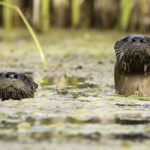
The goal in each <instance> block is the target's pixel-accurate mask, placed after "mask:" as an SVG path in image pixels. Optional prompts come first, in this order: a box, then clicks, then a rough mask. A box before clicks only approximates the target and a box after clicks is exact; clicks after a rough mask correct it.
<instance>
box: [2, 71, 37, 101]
mask: <svg viewBox="0 0 150 150" xmlns="http://www.w3.org/2000/svg"><path fill="white" fill-rule="evenodd" d="M37 87H38V85H37V84H36V83H35V82H34V81H33V79H32V78H31V76H28V75H26V74H25V73H16V72H2V73H0V98H1V99H2V100H7V99H17V100H20V99H23V98H32V97H34V92H35V90H36V89H37Z"/></svg>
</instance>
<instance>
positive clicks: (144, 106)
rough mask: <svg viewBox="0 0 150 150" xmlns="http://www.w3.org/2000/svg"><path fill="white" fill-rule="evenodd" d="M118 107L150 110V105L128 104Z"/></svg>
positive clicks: (120, 104) (121, 104) (118, 104)
mask: <svg viewBox="0 0 150 150" xmlns="http://www.w3.org/2000/svg"><path fill="white" fill-rule="evenodd" d="M115 105H116V106H118V107H139V108H150V104H147V103H146V104H126V103H116V104H115Z"/></svg>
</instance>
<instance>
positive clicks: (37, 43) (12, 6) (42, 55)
mask: <svg viewBox="0 0 150 150" xmlns="http://www.w3.org/2000/svg"><path fill="white" fill-rule="evenodd" d="M0 5H2V6H4V7H8V8H11V9H13V10H15V11H17V12H18V14H19V15H20V17H21V19H22V20H23V22H24V24H25V25H26V27H27V29H28V30H29V32H30V34H31V36H32V39H33V41H34V43H35V45H36V47H37V50H38V51H39V53H40V57H41V61H42V64H43V66H44V68H47V62H46V59H45V56H44V53H43V49H42V47H41V45H40V42H39V40H38V39H37V37H36V35H35V33H34V31H33V29H32V27H31V26H30V24H29V23H28V21H27V19H26V17H25V16H24V14H23V13H22V11H21V10H20V8H19V7H17V6H15V5H12V4H9V3H6V2H1V1H0Z"/></svg>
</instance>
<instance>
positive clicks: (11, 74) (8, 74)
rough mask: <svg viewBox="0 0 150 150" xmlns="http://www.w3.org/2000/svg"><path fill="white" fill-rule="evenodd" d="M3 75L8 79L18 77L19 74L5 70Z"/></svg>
mask: <svg viewBox="0 0 150 150" xmlns="http://www.w3.org/2000/svg"><path fill="white" fill-rule="evenodd" d="M4 77H5V78H8V79H18V77H19V75H18V74H17V73H15V72H7V73H6V74H5V76H4Z"/></svg>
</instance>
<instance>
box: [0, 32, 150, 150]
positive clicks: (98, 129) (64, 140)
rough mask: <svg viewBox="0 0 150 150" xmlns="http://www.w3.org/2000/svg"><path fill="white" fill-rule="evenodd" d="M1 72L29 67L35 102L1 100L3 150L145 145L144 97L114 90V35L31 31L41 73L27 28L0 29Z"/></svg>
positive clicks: (147, 111) (147, 106) (149, 120)
mask: <svg viewBox="0 0 150 150" xmlns="http://www.w3.org/2000/svg"><path fill="white" fill-rule="evenodd" d="M0 32H1V36H0V49H1V51H0V55H1V63H0V67H1V71H7V70H9V71H10V70H11V71H12V70H13V71H33V72H34V78H35V80H36V81H37V83H38V84H39V89H38V90H37V92H36V95H35V98H34V99H24V100H22V101H14V100H9V101H4V102H2V101H0V146H1V148H2V149H10V148H11V147H12V144H13V146H14V149H23V150H24V149H61V150H63V149H64V150H66V149H72V148H74V149H76V148H78V149H79V150H80V149H81V150H84V149H93V150H94V149H99V148H102V149H103V150H104V149H112V147H113V149H144V150H146V149H149V147H150V141H149V139H150V126H149V124H150V102H149V100H150V99H149V98H147V99H143V98H137V97H122V96H119V95H116V94H115V92H114V81H113V67H114V62H115V58H114V51H113V45H114V42H115V41H116V40H117V39H118V38H120V37H121V36H122V35H123V34H119V33H116V32H99V31H74V30H67V31H64V30H53V31H51V32H49V33H47V34H45V35H38V36H39V39H40V41H41V43H42V45H43V48H44V52H45V55H46V58H47V61H48V63H49V70H46V71H45V70H44V69H43V67H42V65H41V62H40V57H39V55H38V53H37V51H36V48H35V47H34V44H33V42H32V40H31V38H30V36H29V35H28V33H27V32H26V31H21V32H19V31H13V32H10V33H9V36H8V33H7V32H6V31H0Z"/></svg>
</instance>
